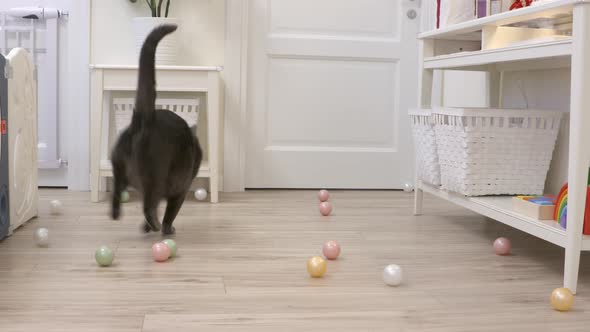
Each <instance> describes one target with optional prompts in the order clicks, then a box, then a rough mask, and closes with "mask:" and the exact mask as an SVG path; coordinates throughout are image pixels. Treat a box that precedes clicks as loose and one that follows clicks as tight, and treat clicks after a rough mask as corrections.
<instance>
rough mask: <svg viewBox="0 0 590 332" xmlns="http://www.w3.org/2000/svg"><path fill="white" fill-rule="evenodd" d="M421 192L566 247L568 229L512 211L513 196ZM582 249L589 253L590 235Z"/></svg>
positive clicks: (427, 187)
mask: <svg viewBox="0 0 590 332" xmlns="http://www.w3.org/2000/svg"><path fill="white" fill-rule="evenodd" d="M419 187H420V189H422V190H423V191H424V192H427V193H430V194H432V195H434V196H437V197H439V198H442V199H444V200H447V201H449V202H452V203H455V204H457V205H459V206H462V207H464V208H466V209H468V210H471V211H474V212H476V213H479V214H481V215H484V216H486V217H488V218H491V219H494V220H497V221H499V222H501V223H504V224H506V225H509V226H511V227H514V228H516V229H519V230H521V231H523V232H525V233H528V234H531V235H533V236H536V237H538V238H540V239H543V240H545V241H548V242H551V243H553V244H556V245H558V246H560V247H565V245H566V234H565V229H564V228H562V227H561V226H560V225H559V224H558V223H556V222H554V221H551V220H537V219H534V218H530V217H527V216H524V215H521V214H519V213H516V212H514V211H513V210H512V197H511V196H492V197H467V196H463V195H460V194H456V193H451V192H448V191H445V190H441V189H439V188H438V187H434V186H432V185H429V184H425V183H419ZM582 250H585V251H588V250H590V236H586V235H584V236H583V240H582Z"/></svg>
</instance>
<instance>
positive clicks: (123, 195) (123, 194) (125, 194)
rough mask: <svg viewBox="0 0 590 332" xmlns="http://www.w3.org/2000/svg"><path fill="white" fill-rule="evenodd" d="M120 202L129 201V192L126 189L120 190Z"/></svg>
mask: <svg viewBox="0 0 590 332" xmlns="http://www.w3.org/2000/svg"><path fill="white" fill-rule="evenodd" d="M121 202H123V203H127V202H129V192H128V191H127V190H123V191H122V192H121Z"/></svg>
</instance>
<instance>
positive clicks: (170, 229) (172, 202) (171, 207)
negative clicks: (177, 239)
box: [162, 194, 186, 235]
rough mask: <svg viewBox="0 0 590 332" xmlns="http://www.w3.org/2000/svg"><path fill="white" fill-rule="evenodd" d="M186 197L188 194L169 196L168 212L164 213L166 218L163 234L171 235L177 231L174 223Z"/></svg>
mask: <svg viewBox="0 0 590 332" xmlns="http://www.w3.org/2000/svg"><path fill="white" fill-rule="evenodd" d="M185 198H186V194H181V195H177V196H174V197H171V198H168V203H167V205H166V213H165V214H164V219H163V220H162V234H165V235H169V234H174V232H175V231H176V230H175V229H174V226H172V223H173V222H174V219H176V216H177V215H178V212H179V211H180V207H182V204H183V203H184V199H185Z"/></svg>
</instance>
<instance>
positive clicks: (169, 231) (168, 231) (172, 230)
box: [162, 226, 176, 235]
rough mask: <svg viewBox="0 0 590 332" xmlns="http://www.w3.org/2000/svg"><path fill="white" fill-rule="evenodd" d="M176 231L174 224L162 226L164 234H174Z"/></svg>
mask: <svg viewBox="0 0 590 332" xmlns="http://www.w3.org/2000/svg"><path fill="white" fill-rule="evenodd" d="M174 233H176V228H174V226H170V227H166V226H164V227H162V234H164V235H172V234H174Z"/></svg>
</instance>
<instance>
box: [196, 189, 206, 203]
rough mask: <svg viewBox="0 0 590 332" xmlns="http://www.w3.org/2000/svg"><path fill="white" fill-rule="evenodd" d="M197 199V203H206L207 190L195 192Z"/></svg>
mask: <svg viewBox="0 0 590 332" xmlns="http://www.w3.org/2000/svg"><path fill="white" fill-rule="evenodd" d="M195 198H196V199H197V201H204V200H205V199H207V190H205V189H203V188H199V189H197V190H195Z"/></svg>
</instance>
